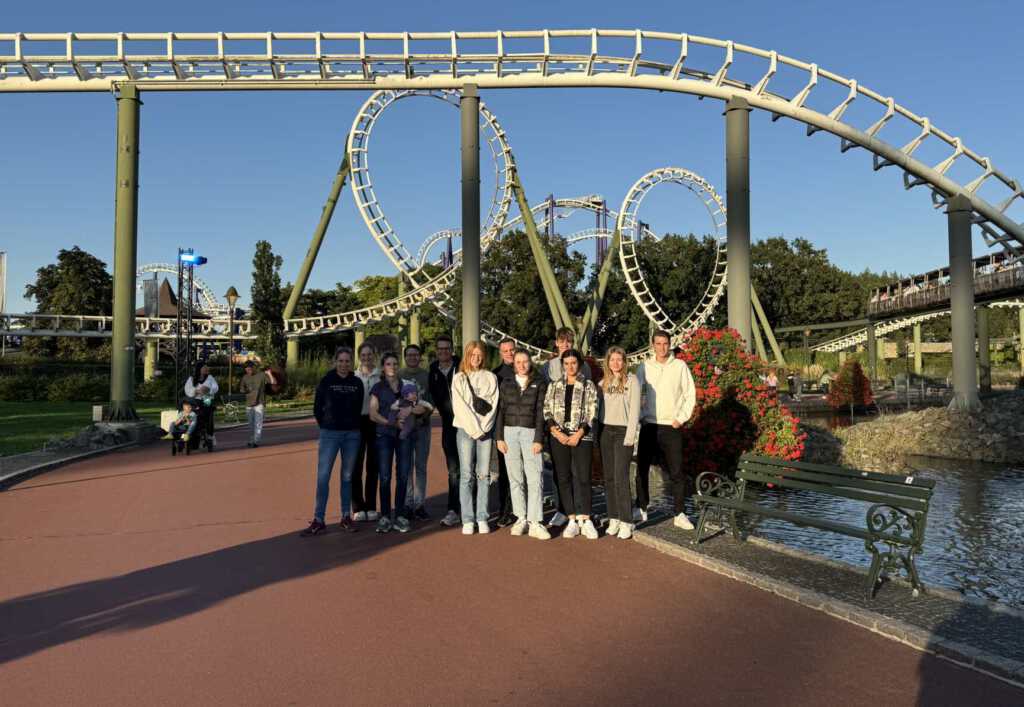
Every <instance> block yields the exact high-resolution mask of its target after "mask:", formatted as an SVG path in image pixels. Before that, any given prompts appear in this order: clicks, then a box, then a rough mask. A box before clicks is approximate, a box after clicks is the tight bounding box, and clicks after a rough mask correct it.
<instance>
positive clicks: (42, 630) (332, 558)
mask: <svg viewBox="0 0 1024 707" xmlns="http://www.w3.org/2000/svg"><path fill="white" fill-rule="evenodd" d="M440 498H441V497H440V496H436V497H434V498H432V499H429V501H428V502H430V501H433V502H437V501H438V499H440ZM440 502H441V503H443V501H440ZM360 526H361V527H360V532H358V533H355V534H350V533H343V532H341V531H339V530H338V529H337V524H332V525H331V526H329V532H328V533H327V534H325V535H323V536H320V537H315V538H301V537H299V528H296V529H295V531H294V532H289V533H286V534H283V535H278V536H275V537H271V538H266V539H263V540H254V541H252V542H247V543H242V544H240V545H234V546H232V547H227V548H224V549H221V550H215V551H213V552H208V553H205V554H202V555H197V556H195V557H189V558H186V559H182V560H176V561H174V562H168V563H166V564H162V565H157V566H155V567H147V568H146V569H142V570H138V571H135V572H131V573H129V574H125V575H120V576H117V577H108V578H106V579H100V580H95V581H91V582H82V583H80V584H74V585H69V586H67V587H62V588H60V589H54V590H51V591H46V592H40V593H38V594H30V595H26V596H23V597H18V598H15V599H11V600H8V601H5V602H3V603H0V664H3V663H7V662H10V661H13V660H17V659H19V658H22V657H25V656H28V655H31V654H33V653H36V652H38V651H42V650H45V649H47V648H51V647H54V646H59V645H61V644H64V643H68V642H71V641H76V640H78V639H81V638H85V637H88V636H91V635H93V634H97V633H100V632H103V631H123V630H132V629H139V628H145V627H147V626H152V625H155V624H160V623H163V622H166V621H172V620H174V619H178V618H180V617H183V616H187V615H189V614H193V613H195V612H198V611H202V610H203V609H206V608H208V607H210V606H212V605H215V604H218V603H219V602H222V601H224V600H226V599H230V598H232V597H236V596H239V595H241V594H245V593H247V592H251V591H253V590H257V589H260V588H262V587H265V586H268V585H272V584H275V583H277V582H283V581H286V580H290V579H296V578H299V577H304V576H307V575H311V574H316V573H319V572H324V571H326V570H331V569H333V568H335V567H340V566H343V565H346V564H350V563H355V562H360V561H362V560H366V559H368V558H370V557H373V556H374V555H376V554H378V553H380V552H382V551H386V550H388V549H390V548H393V547H395V546H396V545H399V544H402V543H407V542H412V541H415V540H417V539H420V538H423V537H425V536H426V535H427V534H431V533H435V532H439V531H442V530H448V529H447V528H444V527H442V526H441V525H439V524H438V522H437V521H436V520H432V521H430V522H429V523H422V524H420V523H416V524H414V526H413V532H410V533H408V534H401V533H397V532H394V531H392V532H391V533H389V534H388V535H387V536H386V537H377V535H376V533H374V531H373V528H374V525H373V524H372V523H363V524H360ZM366 536H370V537H366Z"/></svg>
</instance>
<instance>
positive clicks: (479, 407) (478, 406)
mask: <svg viewBox="0 0 1024 707" xmlns="http://www.w3.org/2000/svg"><path fill="white" fill-rule="evenodd" d="M466 385H468V386H469V394H470V395H471V396H473V410H475V411H476V414H477V415H488V414H490V412H491V410H492V409H493V406H492V405H491V404H490V403H489V402H487V401H486V400H484V399H483V398H481V397H480V396H479V395H477V394H476V391H475V390H473V384H472V383H470V382H469V374H468V373H467V374H466Z"/></svg>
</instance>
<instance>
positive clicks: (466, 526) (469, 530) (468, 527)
mask: <svg viewBox="0 0 1024 707" xmlns="http://www.w3.org/2000/svg"><path fill="white" fill-rule="evenodd" d="M473 528H474V525H473V524H472V523H463V524H462V534H463V535H472V534H473Z"/></svg>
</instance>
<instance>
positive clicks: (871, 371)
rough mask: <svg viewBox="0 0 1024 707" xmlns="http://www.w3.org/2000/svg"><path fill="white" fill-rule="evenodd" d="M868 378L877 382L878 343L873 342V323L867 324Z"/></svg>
mask: <svg viewBox="0 0 1024 707" xmlns="http://www.w3.org/2000/svg"><path fill="white" fill-rule="evenodd" d="M867 353H868V378H870V379H871V382H872V383H874V382H875V381H876V380H878V342H877V341H876V340H875V323H874V322H870V323H868V351H867Z"/></svg>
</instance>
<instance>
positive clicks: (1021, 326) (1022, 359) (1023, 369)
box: [1017, 307, 1024, 379]
mask: <svg viewBox="0 0 1024 707" xmlns="http://www.w3.org/2000/svg"><path fill="white" fill-rule="evenodd" d="M1017 318H1018V320H1019V322H1018V328H1017V336H1018V337H1019V339H1018V343H1019V344H1020V350H1019V351H1017V361H1018V362H1019V363H1020V377H1021V378H1022V379H1024V307H1021V308H1020V309H1018V310H1017Z"/></svg>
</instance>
